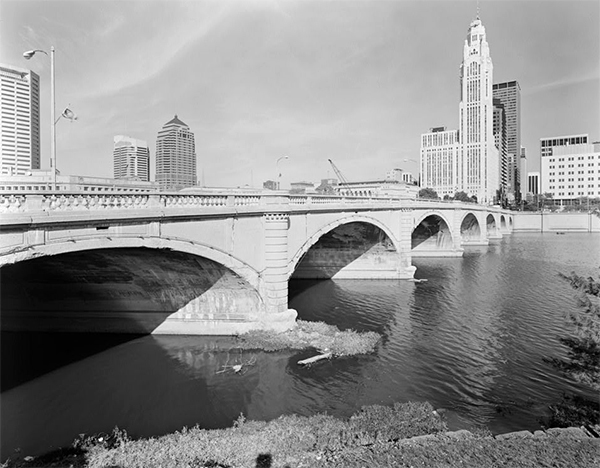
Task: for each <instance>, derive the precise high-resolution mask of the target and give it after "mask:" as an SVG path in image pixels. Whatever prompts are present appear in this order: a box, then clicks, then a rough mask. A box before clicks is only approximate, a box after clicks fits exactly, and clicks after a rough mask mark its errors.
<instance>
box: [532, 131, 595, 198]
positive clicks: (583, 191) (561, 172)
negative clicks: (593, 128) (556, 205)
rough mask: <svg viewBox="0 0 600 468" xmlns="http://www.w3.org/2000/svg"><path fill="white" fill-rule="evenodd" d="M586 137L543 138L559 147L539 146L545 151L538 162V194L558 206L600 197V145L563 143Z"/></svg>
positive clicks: (585, 136)
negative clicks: (581, 199)
mask: <svg viewBox="0 0 600 468" xmlns="http://www.w3.org/2000/svg"><path fill="white" fill-rule="evenodd" d="M578 139H585V140H586V141H587V135H576V136H573V137H557V138H552V139H549V138H548V139H543V140H542V141H552V142H553V143H556V144H559V145H556V146H547V145H542V150H544V149H547V150H548V151H546V153H547V154H546V155H545V156H544V157H542V161H541V181H540V182H541V190H540V191H541V193H550V194H552V198H553V199H554V200H555V201H556V202H558V201H560V203H561V204H562V203H570V202H571V201H572V200H575V199H577V198H579V197H591V198H596V197H599V196H600V142H595V143H591V144H590V143H571V144H568V143H567V144H565V140H566V141H567V142H568V141H573V140H575V141H577V140H578Z"/></svg>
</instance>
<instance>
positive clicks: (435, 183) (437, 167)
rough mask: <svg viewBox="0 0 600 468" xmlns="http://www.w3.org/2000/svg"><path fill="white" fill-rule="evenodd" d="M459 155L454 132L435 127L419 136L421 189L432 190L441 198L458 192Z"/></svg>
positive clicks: (456, 136)
mask: <svg viewBox="0 0 600 468" xmlns="http://www.w3.org/2000/svg"><path fill="white" fill-rule="evenodd" d="M459 155H460V146H459V144H458V132H457V131H456V130H446V127H435V128H432V129H430V132H429V133H424V134H423V135H421V187H430V188H433V189H434V190H435V191H436V192H437V194H438V196H439V197H441V198H443V197H444V196H445V195H448V196H449V197H451V196H453V195H454V194H455V193H456V192H458V191H460V190H461V188H460V187H461V186H460V183H459V173H458V160H459Z"/></svg>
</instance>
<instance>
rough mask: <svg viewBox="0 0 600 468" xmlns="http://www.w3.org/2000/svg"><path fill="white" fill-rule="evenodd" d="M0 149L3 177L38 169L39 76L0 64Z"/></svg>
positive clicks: (22, 69)
mask: <svg viewBox="0 0 600 468" xmlns="http://www.w3.org/2000/svg"><path fill="white" fill-rule="evenodd" d="M0 82H1V86H0V97H1V98H0V102H1V106H0V107H1V109H2V111H1V123H0V129H1V136H0V141H1V150H2V153H1V154H2V169H1V173H2V174H4V175H22V174H25V173H26V172H27V171H30V170H31V169H40V77H39V76H38V75H37V74H36V73H34V72H32V71H31V70H26V69H24V68H18V67H13V66H11V65H4V64H0Z"/></svg>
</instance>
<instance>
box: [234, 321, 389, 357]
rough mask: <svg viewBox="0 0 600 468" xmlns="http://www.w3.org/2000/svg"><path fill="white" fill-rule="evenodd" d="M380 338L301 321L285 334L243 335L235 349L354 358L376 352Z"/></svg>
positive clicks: (332, 326) (263, 332)
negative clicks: (306, 351) (310, 351)
mask: <svg viewBox="0 0 600 468" xmlns="http://www.w3.org/2000/svg"><path fill="white" fill-rule="evenodd" d="M380 338H381V336H380V335H379V334H377V333H375V332H363V333H361V332H357V331H354V330H344V331H342V330H340V329H339V328H337V327H336V326H334V325H328V324H326V323H323V322H305V321H303V320H298V321H297V322H296V326H295V327H294V328H293V329H291V330H288V331H286V332H281V333H276V332H273V331H265V330H253V331H250V332H248V333H244V334H243V335H240V336H239V337H238V341H237V343H236V346H238V347H239V348H242V349H262V350H265V351H280V350H284V349H298V350H300V349H307V348H315V349H317V350H319V351H321V352H325V351H329V352H331V353H333V354H334V355H336V356H352V355H355V354H367V353H370V352H372V351H374V350H375V345H376V344H377V342H378V341H379V339H380Z"/></svg>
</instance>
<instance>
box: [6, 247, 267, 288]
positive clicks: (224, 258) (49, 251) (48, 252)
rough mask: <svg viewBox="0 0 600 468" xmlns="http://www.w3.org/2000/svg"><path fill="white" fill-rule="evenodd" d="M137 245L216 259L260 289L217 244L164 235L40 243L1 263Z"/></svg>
mask: <svg viewBox="0 0 600 468" xmlns="http://www.w3.org/2000/svg"><path fill="white" fill-rule="evenodd" d="M137 247H146V248H150V249H169V250H174V251H178V252H183V253H188V254H192V255H196V256H198V257H203V258H206V259H208V260H212V261H213V262H215V263H218V264H220V265H222V266H224V267H225V268H228V269H229V270H231V271H232V272H233V273H235V274H236V275H238V276H240V277H241V278H242V279H244V280H245V281H247V282H248V283H249V284H250V285H252V286H253V287H255V288H257V289H258V287H259V283H260V278H259V273H258V272H257V271H256V270H255V269H254V268H252V267H251V266H250V265H248V264H246V263H244V262H242V261H241V260H239V259H237V258H235V257H232V256H231V255H229V254H227V253H225V252H223V251H220V250H218V249H215V248H214V247H209V246H205V245H203V244H199V243H195V242H192V241H188V240H181V239H172V238H168V239H167V238H161V237H139V236H136V237H132V236H131V237H130V236H119V237H108V236H97V237H92V238H86V239H79V240H75V241H68V242H53V243H48V244H40V245H35V246H33V247H30V248H28V249H26V250H23V251H18V252H13V253H10V254H7V255H4V256H3V257H2V264H1V265H0V266H3V265H9V264H14V263H17V262H21V261H24V260H29V259H33V258H40V257H47V256H57V255H61V254H64V253H70V252H83V251H91V250H99V249H113V248H137Z"/></svg>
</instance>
